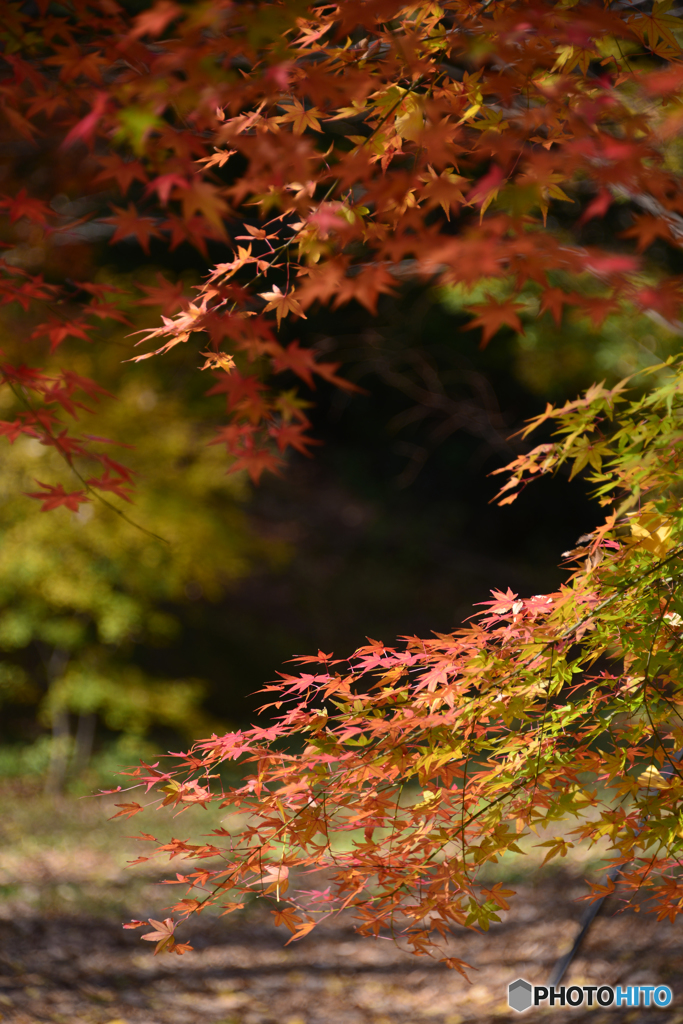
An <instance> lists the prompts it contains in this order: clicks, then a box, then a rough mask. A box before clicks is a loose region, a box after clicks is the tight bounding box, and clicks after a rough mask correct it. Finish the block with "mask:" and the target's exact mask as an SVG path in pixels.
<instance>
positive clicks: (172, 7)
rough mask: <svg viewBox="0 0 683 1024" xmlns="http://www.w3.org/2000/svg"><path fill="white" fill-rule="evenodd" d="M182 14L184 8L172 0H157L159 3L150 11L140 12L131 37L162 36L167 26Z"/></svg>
mask: <svg viewBox="0 0 683 1024" xmlns="http://www.w3.org/2000/svg"><path fill="white" fill-rule="evenodd" d="M181 14H183V8H182V7H179V6H178V4H174V3H172V0H157V3H155V4H154V7H152V8H150V10H149V11H143V13H142V14H138V16H137V18H136V19H135V24H134V28H133V29H132V30H131V32H130V34H129V39H139V38H140V37H141V36H160V35H161V33H162V32H163V31H164V29H165V28H166V26H167V25H169V24H170V22H172V21H173V20H174V18H177V17H179V16H180V15H181Z"/></svg>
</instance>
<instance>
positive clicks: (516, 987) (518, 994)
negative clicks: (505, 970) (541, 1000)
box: [508, 978, 532, 1013]
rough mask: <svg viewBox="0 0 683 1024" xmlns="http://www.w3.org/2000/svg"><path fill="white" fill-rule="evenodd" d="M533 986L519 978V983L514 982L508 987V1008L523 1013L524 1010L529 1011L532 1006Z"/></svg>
mask: <svg viewBox="0 0 683 1024" xmlns="http://www.w3.org/2000/svg"><path fill="white" fill-rule="evenodd" d="M531 1003H532V998H531V985H530V984H529V982H528V981H525V980H524V978H517V981H513V982H512V983H511V984H510V985H508V1006H509V1007H510V1008H511V1009H513V1010H517V1012H518V1013H521V1012H522V1011H523V1010H528V1009H529V1007H530V1006H531Z"/></svg>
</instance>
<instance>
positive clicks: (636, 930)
mask: <svg viewBox="0 0 683 1024" xmlns="http://www.w3.org/2000/svg"><path fill="white" fill-rule="evenodd" d="M106 817H107V808H106V807H103V806H101V805H97V804H95V803H94V802H92V801H81V802H74V801H66V802H64V803H63V804H61V805H60V806H58V807H55V806H54V804H53V803H51V802H47V801H46V800H45V799H44V798H42V797H40V796H38V795H37V794H30V793H21V792H19V791H18V790H16V789H15V790H14V791H13V792H12V793H5V795H4V797H3V798H2V800H1V801H0V840H1V842H0V895H1V897H2V898H1V901H0V1013H1V1014H2V1018H1V1019H2V1021H3V1024H9V1022H11V1024H37V1022H55V1024H200V1022H201V1024H419V1022H425V1024H426V1022H430V1024H464V1022H477V1024H487V1022H490V1021H503V1020H512V1019H515V1020H520V1021H524V1020H530V1019H533V1020H540V1019H542V1020H547V1021H549V1020H552V1021H557V1024H564V1022H565V1021H569V1020H572V1021H584V1020H586V1021H591V1022H592V1024H603V1022H606V1021H612V1022H615V1024H616V1022H622V1021H624V1022H626V1021H628V1022H632V1024H641V1022H642V1024H646V1022H649V1021H653V1022H655V1021H656V1022H659V1024H683V929H681V926H680V923H679V924H676V925H672V924H670V923H668V922H663V923H660V924H657V923H656V921H655V920H654V918H653V917H652V916H651V915H646V914H644V913H642V912H641V913H638V914H636V913H634V912H632V911H631V912H628V913H624V914H618V915H617V914H615V910H616V909H617V908H616V906H614V905H612V906H610V905H606V907H605V912H604V913H603V914H602V915H601V916H600V917H599V918H598V919H597V921H596V923H595V925H594V927H593V929H592V931H591V933H590V936H589V939H588V941H587V943H586V944H585V946H584V947H583V949H582V951H581V954H580V956H579V957H578V958H577V960H576V961H575V963H574V965H573V967H572V968H571V971H570V973H569V976H568V980H570V981H571V982H573V983H577V984H601V985H604V984H607V985H616V984H621V985H622V986H623V985H627V984H628V985H633V984H667V985H670V986H671V987H672V988H673V990H674V1000H673V1003H672V1005H671V1006H670V1007H668V1008H666V1009H663V1010H662V1009H644V1008H639V1009H635V1008H631V1009H628V1008H622V1009H620V1010H616V1009H599V1008H598V1009H585V1008H584V1009H576V1010H569V1009H565V1010H562V1009H560V1008H555V1009H549V1008H546V1009H539V1010H535V1011H530V1012H529V1013H528V1014H525V1015H524V1016H521V1015H517V1014H515V1013H514V1012H513V1011H510V1010H509V1009H508V1006H507V985H508V983H509V982H510V981H512V980H514V979H515V978H517V977H520V976H521V977H524V978H526V979H527V980H529V981H531V982H532V983H536V984H540V983H542V982H543V981H545V979H546V978H547V975H548V973H549V971H550V969H551V968H552V966H553V964H554V962H555V960H556V959H557V957H558V956H559V955H561V954H562V953H563V952H564V951H565V950H566V949H567V948H568V947H569V946H570V945H571V942H572V940H573V938H574V935H575V934H576V928H577V921H578V920H579V918H580V916H581V914H582V912H583V909H584V906H585V904H583V903H581V902H577V900H578V899H579V897H581V896H582V895H585V892H586V887H585V884H584V882H583V880H582V877H581V873H582V871H584V870H588V871H589V872H591V871H593V872H594V871H595V870H596V866H595V865H594V864H592V863H589V862H588V861H587V860H586V859H584V860H581V858H580V856H579V855H577V856H576V857H575V859H574V860H572V861H570V862H569V863H568V864H567V865H566V866H565V865H564V864H563V865H562V867H561V868H560V869H556V868H553V869H551V868H550V867H548V868H544V869H540V868H539V866H538V862H536V863H534V862H533V861H532V863H531V864H530V865H529V866H528V867H526V866H525V867H523V868H522V867H521V866H520V864H516V865H515V866H514V868H513V869H512V873H511V874H509V875H508V876H507V877H506V878H505V881H506V883H507V885H508V887H509V888H511V889H514V890H515V891H516V893H517V895H516V896H515V897H514V899H513V901H512V905H511V910H510V911H509V912H508V913H505V914H503V915H502V917H503V920H502V921H501V923H500V924H499V925H496V926H494V928H493V929H492V930H491V932H489V933H488V934H480V933H477V932H472V931H468V930H465V929H457V930H455V931H454V932H453V935H452V939H451V941H450V946H449V949H448V954H449V955H450V956H456V957H459V958H461V959H463V960H466V961H467V962H468V963H470V964H471V965H472V968H473V969H472V971H471V972H470V982H469V983H468V982H467V981H466V980H465V979H463V978H462V977H461V976H460V975H458V974H457V973H456V972H455V971H450V970H448V969H446V968H444V967H443V966H442V965H439V964H435V963H433V962H430V961H428V960H427V959H426V958H419V959H418V958H416V957H414V956H412V955H410V954H409V953H406V952H405V951H402V950H401V949H399V948H397V947H396V946H395V945H394V944H393V943H392V942H391V941H388V940H379V941H375V940H372V939H364V938H359V937H357V936H356V935H355V933H354V932H353V929H352V922H351V921H350V920H349V919H338V920H337V921H335V922H333V923H331V924H330V925H328V926H327V927H326V928H324V929H323V930H322V931H320V932H317V933H316V932H314V933H313V934H312V935H310V936H308V937H307V938H306V939H304V940H303V941H301V942H298V943H296V944H293V945H290V946H287V947H285V946H284V943H285V942H286V940H287V937H288V933H287V932H286V930H285V929H283V928H275V927H273V925H272V924H271V920H272V919H271V918H270V915H269V914H268V912H267V911H266V909H265V908H263V907H260V906H259V905H258V904H257V905H256V906H255V907H254V908H252V909H251V910H250V911H249V912H248V913H247V914H246V915H244V916H242V917H241V918H229V919H216V918H215V917H214V918H208V917H205V918H200V919H199V920H198V921H196V922H195V923H194V924H192V925H191V926H188V927H186V928H185V929H184V930H183V933H182V939H183V940H185V939H186V938H187V939H188V940H189V941H191V942H192V944H193V946H194V947H195V951H194V952H191V953H188V954H186V955H185V956H183V957H177V956H174V955H165V956H158V957H155V956H153V947H152V946H151V945H150V944H148V943H143V942H140V939H139V935H140V933H139V932H131V931H124V930H123V929H122V926H121V924H122V921H124V920H127V919H130V918H131V917H138V918H143V917H148V916H154V917H160V916H161V917H163V916H165V912H164V908H166V907H168V904H169V903H170V902H171V897H172V896H173V895H175V893H176V890H175V889H169V887H167V886H160V885H158V884H156V879H157V878H158V877H159V875H160V869H161V865H160V866H159V869H154V868H153V869H149V868H147V867H146V866H144V865H143V866H142V868H140V867H136V868H132V869H131V868H128V867H127V866H126V860H129V859H132V857H134V856H135V855H136V854H137V853H138V852H139V849H138V848H136V847H135V845H134V844H133V842H132V841H131V840H129V839H126V835H127V834H131V833H133V832H137V831H138V828H137V827H136V826H137V819H136V820H135V821H134V822H128V823H127V826H126V824H121V823H120V822H114V823H109V822H107V821H106ZM152 823H154V819H147V818H146V820H145V821H144V823H143V831H144V830H147V829H148V828H149V827H150V825H151V824H152ZM172 828H173V832H174V834H176V835H180V834H181V833H182V835H183V836H185V835H186V834H189V831H190V829H189V827H187V826H186V823H185V821H184V819H183V820H181V822H173V823H172ZM174 867H175V865H174Z"/></svg>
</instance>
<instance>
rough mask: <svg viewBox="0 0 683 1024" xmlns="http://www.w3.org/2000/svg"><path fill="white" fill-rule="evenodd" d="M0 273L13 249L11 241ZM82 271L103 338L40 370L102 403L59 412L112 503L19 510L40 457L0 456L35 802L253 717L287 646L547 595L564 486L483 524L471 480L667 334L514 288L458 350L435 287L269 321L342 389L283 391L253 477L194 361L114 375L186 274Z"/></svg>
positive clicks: (180, 257) (452, 618) (8, 660)
mask: <svg viewBox="0 0 683 1024" xmlns="http://www.w3.org/2000/svg"><path fill="white" fill-rule="evenodd" d="M65 202H66V200H65ZM618 215H619V209H617V213H616V214H615V216H618ZM629 216H630V214H628V212H627V211H623V217H624V222H627V221H628V218H629ZM618 227H619V225H618V224H617V225H603V226H602V227H601V231H603V232H609V233H610V234H612V235H614V233H615V228H618ZM592 230H593V231H595V230H596V229H592ZM15 241H16V240H15ZM72 255H73V254H72ZM76 255H78V254H77V253H76ZM210 255H211V258H216V259H218V258H220V257H221V255H222V254H221V253H220V252H218V251H217V252H215V253H211V254H210ZM6 258H7V257H6ZM9 258H10V259H13V260H14V261H15V262H16V263H17V264H18V265H21V264H22V261H23V262H26V261H29V262H30V260H31V259H36V258H37V257H36V256H35V253H33V250H32V249H31V247H30V246H28V249H27V248H26V247H24V248H23V249H22V247H21V245H19V246H15V248H14V249H11V250H10V252H9ZM74 258H75V256H74ZM82 258H83V259H84V260H86V259H87V261H88V263H89V272H90V274H94V276H95V279H96V280H97V282H98V283H99V284H100V285H105V286H107V287H109V288H111V289H115V290H114V291H112V292H111V296H112V301H113V302H114V303H115V305H116V308H117V309H118V311H119V313H120V314H121V317H122V318H125V322H117V321H111V320H109V321H106V322H104V323H103V325H102V327H101V329H100V333H99V337H98V338H97V341H96V342H95V343H94V344H88V343H86V342H79V340H78V339H70V340H69V341H68V343H65V345H64V348H63V349H62V348H60V349H58V350H57V352H56V353H55V355H54V357H53V358H54V361H55V364H58V365H62V364H63V363H64V361H65V360H68V364H69V366H70V367H71V368H72V369H74V370H75V371H76V372H79V373H82V374H83V375H86V376H89V377H93V378H94V379H96V380H97V381H99V382H100V383H101V384H102V386H103V387H104V388H107V389H109V390H110V391H111V392H112V394H113V395H114V398H113V399H112V398H109V397H107V396H105V395H103V396H99V397H98V396H95V398H94V400H93V401H91V402H90V403H89V411H87V410H80V411H79V416H80V418H81V429H82V430H83V431H84V432H86V433H92V434H95V435H97V436H100V437H108V438H115V439H116V440H117V441H118V442H120V443H122V444H124V445H126V446H127V447H126V448H125V449H118V451H120V452H121V455H120V458H121V461H123V462H124V463H125V464H126V465H127V466H129V467H131V469H132V470H133V471H134V473H135V482H136V487H135V492H134V495H133V500H134V503H133V504H132V505H126V504H125V503H124V502H122V501H120V500H119V501H118V505H119V506H120V507H121V508H122V509H123V510H124V511H125V512H126V517H127V518H124V517H121V516H119V515H116V514H115V513H114V512H112V511H109V510H107V509H106V508H101V507H98V506H97V505H92V504H91V505H86V506H82V507H81V510H80V512H79V513H78V514H75V513H72V512H70V511H68V510H66V509H63V508H62V509H58V510H56V511H52V512H50V513H43V512H41V511H39V508H38V504H37V503H36V502H35V501H33V500H31V499H30V498H28V497H26V492H27V491H30V490H35V486H36V481H37V480H40V479H43V478H45V477H47V478H50V477H51V476H52V475H53V473H57V472H59V471H60V467H59V466H58V465H57V463H56V462H55V461H54V460H55V459H56V458H57V456H56V455H55V453H54V452H53V451H51V450H49V449H46V448H45V447H43V446H41V445H40V444H39V442H37V441H34V440H32V439H27V438H21V439H19V440H17V441H16V442H15V443H14V444H12V445H10V444H7V443H5V442H3V445H4V447H3V459H2V464H1V466H0V495H1V496H2V501H1V504H0V539H1V543H0V652H1V654H2V660H1V661H0V700H1V701H2V720H1V724H0V773H2V775H3V776H4V777H6V778H9V777H15V778H19V777H21V778H24V779H27V780H28V779H32V780H33V782H34V784H35V785H36V786H37V787H38V788H40V787H41V786H42V787H43V789H45V790H46V791H48V792H51V793H54V794H58V793H65V792H72V793H84V792H89V791H91V790H92V788H93V786H96V785H102V784H104V783H110V784H111V783H112V781H113V782H114V783H115V781H116V780H114V779H113V773H114V772H115V771H116V768H117V766H119V765H122V764H128V763H131V762H134V761H136V760H137V758H138V757H139V756H145V757H151V756H154V755H155V754H157V753H159V752H162V751H163V750H168V749H169V748H170V747H173V748H174V749H175V748H177V746H178V744H181V745H182V744H185V745H187V744H188V743H189V742H191V741H192V740H193V739H197V738H200V737H201V736H202V735H203V734H204V733H206V732H210V731H214V730H220V729H225V728H230V727H236V726H240V725H243V724H244V723H246V722H250V721H253V720H254V716H255V714H256V711H257V708H258V706H259V703H260V697H259V696H258V692H257V691H258V690H259V688H260V687H261V686H262V685H263V684H264V683H266V682H268V681H270V680H271V679H273V678H274V676H275V674H276V673H277V672H278V671H279V670H282V669H283V668H284V667H285V662H286V661H287V659H288V658H290V657H292V656H293V655H297V654H305V653H311V652H315V651H317V650H318V649H319V648H322V649H324V650H325V651H330V650H332V651H334V652H335V653H336V654H338V655H340V654H344V653H350V652H351V651H352V650H353V649H354V648H355V647H357V646H358V645H360V644H361V643H363V642H364V638H365V637H366V636H371V637H373V638H374V639H379V640H382V641H385V642H387V643H392V642H393V641H394V640H395V638H396V637H398V636H401V635H414V634H425V635H428V634H429V633H430V631H432V630H434V631H437V632H445V631H449V630H452V629H453V628H455V627H456V626H457V625H458V624H460V623H461V622H462V621H463V620H464V619H465V618H466V617H467V616H468V615H470V614H472V612H473V611H474V610H475V608H474V606H475V605H476V602H478V601H483V600H486V598H487V597H488V594H489V591H490V590H491V589H492V588H494V587H495V588H502V589H506V588H507V587H511V588H512V589H513V590H514V591H515V592H518V593H520V594H523V595H524V594H527V595H528V594H531V593H540V592H544V591H545V590H547V589H548V588H551V587H554V586H556V585H557V584H558V583H559V582H560V581H561V580H562V578H563V574H564V570H562V569H561V568H558V563H559V562H560V560H561V553H562V552H563V551H564V550H566V549H568V548H571V547H572V546H573V544H574V542H575V541H576V539H577V538H578V537H579V535H580V534H582V533H585V532H586V531H587V530H589V529H591V527H592V526H593V525H595V523H597V521H598V519H599V509H598V508H597V506H595V507H594V506H593V505H592V504H591V502H590V500H589V497H588V495H587V491H586V485H585V484H584V483H582V482H581V480H574V481H572V482H569V480H568V478H567V477H566V476H558V477H557V478H553V479H544V480H542V481H540V482H538V483H536V484H535V486H533V487H531V488H528V489H527V491H526V492H525V493H524V494H523V496H522V497H521V498H520V499H519V500H518V501H517V502H516V503H515V504H514V505H512V506H507V507H504V508H501V507H499V506H497V505H496V504H495V503H494V502H493V498H494V496H495V494H496V492H497V490H498V487H499V486H500V482H501V478H500V477H496V476H493V477H492V476H491V473H492V472H493V471H494V470H496V469H499V468H500V467H502V466H504V465H505V464H506V463H507V462H509V461H510V460H511V459H512V458H514V456H515V455H516V454H518V453H519V452H520V451H521V450H522V448H523V446H524V445H525V444H526V445H529V444H534V443H539V442H540V441H543V440H545V439H546V438H545V436H544V435H543V434H542V433H541V434H539V435H537V436H534V437H533V438H530V439H528V440H526V441H525V440H524V439H522V438H521V437H520V436H519V434H518V431H519V430H520V428H521V427H522V426H523V424H524V422H525V420H527V419H528V418H529V417H531V416H533V415H535V414H537V413H538V412H540V411H541V410H542V409H543V408H544V406H545V403H546V402H547V401H553V402H562V401H564V400H567V399H570V398H573V397H574V396H575V395H576V393H577V392H578V391H579V390H580V389H581V388H585V387H587V386H589V385H590V383H591V382H592V381H594V380H603V379H604V380H607V381H608V382H615V381H616V380H618V379H620V378H622V377H624V376H627V375H629V374H633V373H636V372H637V371H638V370H641V369H643V368H646V367H647V366H648V365H651V364H653V363H655V362H657V361H658V360H659V359H660V358H663V357H665V356H666V355H667V354H668V353H669V352H671V351H673V350H675V349H676V347H677V345H678V344H679V339H678V337H677V335H676V334H675V333H672V331H671V330H670V329H669V328H667V327H665V326H662V325H660V324H658V323H656V322H653V321H652V320H649V319H648V318H646V317H642V316H641V317H639V318H636V317H629V316H627V315H622V316H618V317H617V316H612V317H609V318H608V319H607V320H606V321H605V322H604V323H603V324H600V325H593V324H590V323H589V322H587V321H585V320H583V321H582V320H579V319H577V320H572V319H571V317H567V318H565V321H564V322H563V323H562V325H561V326H558V325H557V324H556V323H555V322H554V320H553V319H552V318H551V317H550V315H548V314H546V315H545V316H543V317H540V318H539V317H538V316H537V315H536V314H537V301H536V299H535V297H534V295H533V292H530V294H529V295H528V297H527V303H526V310H525V314H524V315H523V321H524V323H525V332H524V334H514V333H513V332H511V331H501V332H499V334H498V335H497V336H496V337H495V338H494V339H493V340H492V341H491V343H490V344H489V345H488V347H487V348H486V349H482V348H481V347H480V336H479V332H478V331H469V330H467V320H468V318H467V316H466V315H465V314H464V313H463V312H462V308H461V307H462V295H461V294H459V293H458V291H457V289H450V290H435V289H433V288H430V287H428V286H426V285H424V284H418V283H416V282H411V281H404V282H401V283H400V286H398V287H397V293H396V295H394V296H390V297H387V296H384V297H383V298H382V300H381V302H380V306H379V309H378V313H377V316H375V317H372V316H371V315H370V314H369V313H368V312H367V311H366V310H364V309H361V308H360V307H353V306H351V307H348V308H347V309H344V310H337V311H335V312H334V313H332V312H330V311H325V310H320V311H318V312H317V313H316V314H315V315H312V316H310V317H309V319H308V320H306V321H298V322H295V323H293V324H289V325H286V326H285V327H283V331H284V332H285V333H286V334H287V335H288V336H291V337H292V338H294V337H296V338H299V339H300V340H301V341H302V343H304V344H307V345H311V346H314V347H316V349H317V350H318V351H319V352H321V353H323V354H324V355H325V357H326V358H329V359H333V360H334V361H339V362H340V363H341V364H342V371H341V372H343V373H344V374H345V375H346V376H347V377H348V378H349V379H350V380H352V381H354V382H355V383H356V384H357V385H358V387H359V389H360V390H359V391H358V392H356V393H348V392H341V391H339V390H338V389H335V388H333V387H332V386H328V385H326V384H324V383H323V384H322V385H321V386H319V387H318V388H317V389H316V390H315V392H312V391H311V392H309V391H307V389H306V387H305V386H302V385H301V381H299V380H297V379H296V378H294V377H292V381H291V386H292V388H297V389H298V392H299V395H300V400H302V401H305V402H308V403H310V412H311V414H312V418H313V421H314V426H315V434H316V438H317V440H318V441H319V442H320V444H319V446H317V447H315V448H314V451H313V458H310V459H308V458H305V457H304V456H300V455H295V456H294V457H292V458H290V459H289V461H288V463H287V464H286V465H285V467H284V468H283V472H282V474H281V475H280V476H273V475H268V474H266V475H264V476H263V477H262V480H261V483H260V484H259V485H258V486H254V485H253V483H252V482H251V481H250V480H249V479H248V478H247V477H246V476H245V475H243V474H232V475H231V474H227V473H226V469H227V467H228V464H227V462H226V458H225V455H224V452H223V450H222V449H221V448H220V447H218V446H212V445H211V444H210V443H209V442H210V440H211V437H212V432H213V430H214V428H215V425H216V424H217V423H220V421H221V417H222V415H223V413H224V402H225V398H224V396H223V395H221V394H220V393H219V394H213V395H211V394H209V395H208V396H207V391H209V390H210V386H211V385H212V384H214V383H215V382H214V381H213V380H212V379H211V377H210V375H207V374H199V373H197V364H198V361H199V358H198V354H197V352H195V351H194V350H190V349H188V348H187V347H184V346H181V347H179V348H176V349H175V350H174V351H173V352H172V353H170V354H169V355H167V356H165V357H163V358H155V359H153V360H150V361H147V362H144V363H142V364H134V363H130V362H126V360H127V359H129V358H130V356H131V355H132V354H134V349H133V344H134V340H135V339H134V338H132V337H131V334H132V333H133V332H134V331H139V330H142V329H143V328H145V327H149V326H152V325H154V324H155V323H156V322H158V318H159V316H160V315H161V314H162V313H165V314H168V313H170V312H172V311H173V310H174V309H176V308H178V306H179V303H180V302H181V301H182V296H183V295H185V296H191V294H192V286H193V283H196V282H197V281H198V280H199V278H200V275H201V273H202V272H203V271H204V269H205V265H206V264H205V262H204V261H202V259H201V257H199V256H198V255H197V254H196V253H193V252H192V251H190V250H189V249H187V251H184V249H183V248H182V247H181V248H180V249H179V250H177V251H176V252H174V253H172V254H169V253H168V252H165V251H164V250H163V248H161V247H160V246H159V247H157V248H156V249H155V248H154V246H153V247H152V251H151V253H150V254H149V255H146V254H145V253H143V252H142V251H141V250H140V249H139V248H137V247H136V246H135V245H133V244H126V243H119V244H118V245H116V246H114V247H112V246H109V245H108V244H107V243H106V239H103V240H102V241H101V242H100V244H95V243H93V240H92V239H90V240H89V241H88V245H87V246H83V253H82ZM52 259H53V260H54V254H53V256H52ZM48 269H49V270H51V272H52V273H53V275H56V276H59V275H60V274H61V275H62V276H66V275H67V269H66V266H65V265H61V264H59V263H54V262H53V265H52V266H51V267H50V266H48ZM81 269H82V268H81ZM68 272H69V273H71V272H73V261H72V259H71V257H70V259H69V261H68ZM494 287H495V285H494V284H493V283H487V282H484V283H483V284H482V287H481V292H482V299H483V298H484V297H485V295H486V294H491V290H492V288H494ZM116 289H118V290H116ZM0 326H1V328H2V333H3V336H4V338H5V339H6V342H5V348H6V350H10V351H12V350H13V349H15V348H17V347H18V346H19V345H20V344H22V339H25V338H26V336H27V333H28V330H29V328H30V314H28V313H22V312H21V311H18V312H17V311H13V310H8V309H5V310H3V311H2V314H1V317H0ZM635 386H636V387H637V386H638V383H637V379H636V381H635ZM4 400H5V401H11V400H12V396H11V393H8V395H7V396H6V397H5V399H4ZM114 455H116V457H117V458H118V457H119V455H118V454H117V451H116V450H115V451H114ZM135 524H137V525H135ZM159 537H161V538H163V540H159V539H158V538H159Z"/></svg>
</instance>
